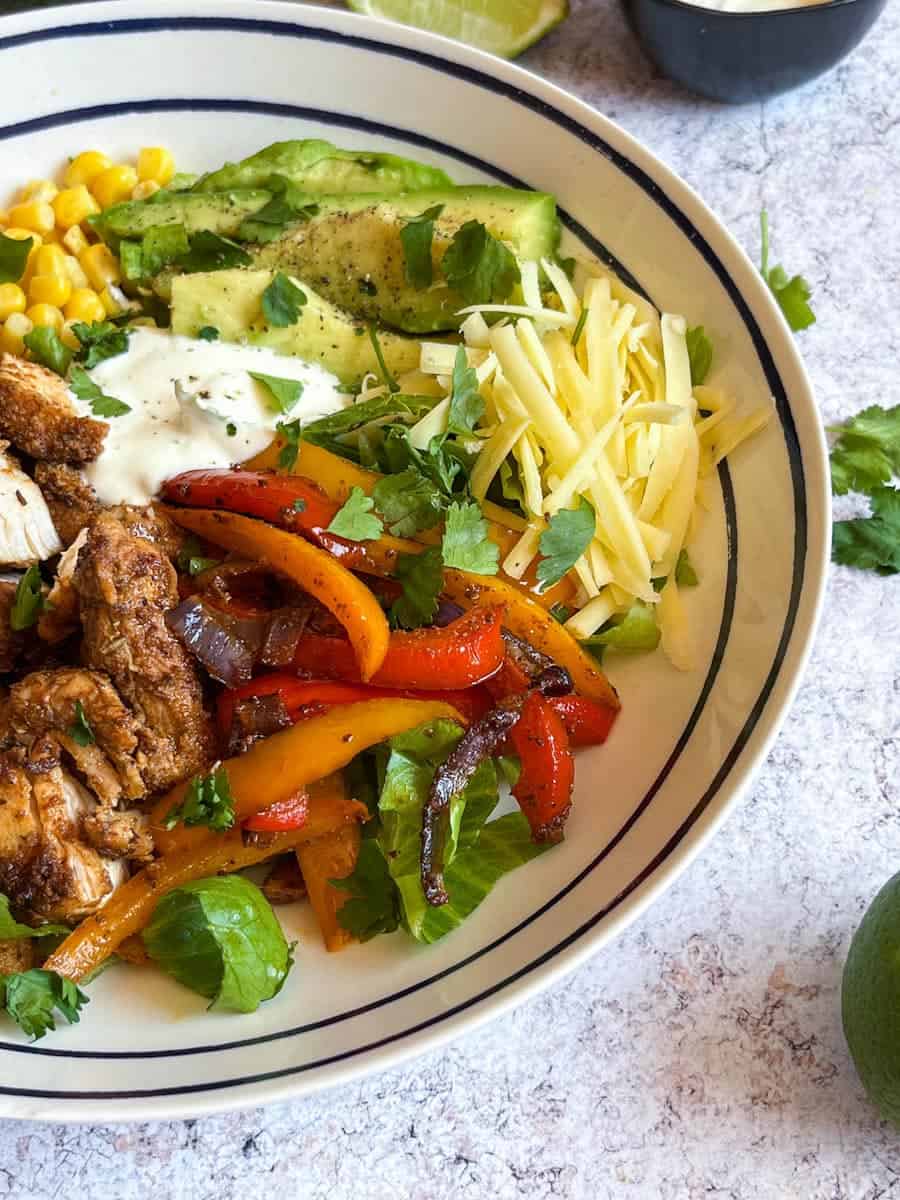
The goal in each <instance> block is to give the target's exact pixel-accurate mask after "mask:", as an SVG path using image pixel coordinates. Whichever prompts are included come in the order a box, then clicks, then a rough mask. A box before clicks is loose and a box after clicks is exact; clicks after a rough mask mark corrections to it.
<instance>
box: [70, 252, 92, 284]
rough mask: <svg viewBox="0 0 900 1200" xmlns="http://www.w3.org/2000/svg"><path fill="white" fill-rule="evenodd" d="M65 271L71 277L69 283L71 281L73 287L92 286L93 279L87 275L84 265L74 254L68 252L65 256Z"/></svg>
mask: <svg viewBox="0 0 900 1200" xmlns="http://www.w3.org/2000/svg"><path fill="white" fill-rule="evenodd" d="M65 271H66V275H67V276H68V277H69V283H71V285H72V287H73V288H86V287H90V285H91V281H90V280H89V279H88V277H87V275H85V273H84V267H82V265H81V263H80V262H79V261H78V259H77V258H76V257H75V255H74V254H67V255H66V256H65Z"/></svg>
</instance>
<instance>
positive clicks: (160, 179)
mask: <svg viewBox="0 0 900 1200" xmlns="http://www.w3.org/2000/svg"><path fill="white" fill-rule="evenodd" d="M137 173H138V176H139V177H140V178H141V179H147V180H150V179H152V180H153V182H154V183H158V184H159V186H160V187H165V186H166V184H167V183H171V181H172V176H173V175H174V174H175V159H174V158H173V157H172V153H171V151H169V150H166V148H165V147H164V146H144V148H143V149H142V150H141V152H140V154H138V160H137Z"/></svg>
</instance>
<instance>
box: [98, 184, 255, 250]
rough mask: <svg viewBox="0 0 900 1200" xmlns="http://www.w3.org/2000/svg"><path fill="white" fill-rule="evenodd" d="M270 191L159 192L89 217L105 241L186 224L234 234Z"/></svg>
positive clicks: (196, 229)
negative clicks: (159, 226) (163, 227)
mask: <svg viewBox="0 0 900 1200" xmlns="http://www.w3.org/2000/svg"><path fill="white" fill-rule="evenodd" d="M270 199H271V194H270V193H269V192H267V191H265V190H263V189H258V188H232V189H231V190H230V191H224V192H216V193H209V194H205V193H195V192H158V193H157V194H156V195H155V196H153V197H151V198H150V199H149V200H126V201H124V202H123V203H122V204H114V205H113V206H112V207H111V208H107V209H106V210H105V212H102V213H98V215H97V216H95V217H90V218H88V219H89V221H90V224H91V225H92V227H93V228H94V229H95V230H96V232H97V233H98V234H99V235H100V237H101V238H103V240H104V242H108V243H110V245H112V246H117V245H118V244H119V242H120V241H121V240H122V239H123V238H139V237H142V236H143V234H145V233H146V232H147V230H148V229H152V228H153V227H154V226H156V225H183V226H184V228H185V230H186V231H187V232H188V233H198V232H199V231H200V230H201V229H208V230H209V231H210V232H211V233H219V234H222V235H223V236H224V237H231V236H233V235H234V234H236V233H237V231H238V229H239V228H240V226H241V223H242V222H243V221H244V220H246V218H247V217H249V216H252V215H253V213H255V212H259V210H260V209H261V208H262V207H263V206H264V205H265V204H268V202H269V200H270Z"/></svg>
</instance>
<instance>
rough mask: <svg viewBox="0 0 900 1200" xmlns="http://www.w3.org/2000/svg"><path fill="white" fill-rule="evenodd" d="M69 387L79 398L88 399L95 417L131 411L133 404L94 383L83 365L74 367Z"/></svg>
mask: <svg viewBox="0 0 900 1200" xmlns="http://www.w3.org/2000/svg"><path fill="white" fill-rule="evenodd" d="M69 388H70V389H71V390H72V391H73V392H74V393H75V395H76V396H77V397H78V399H79V400H86V401H87V402H88V404H90V406H91V412H92V413H93V414H94V416H95V417H121V416H124V415H125V413H127V412H131V405H130V404H126V403H125V402H124V400H117V399H116V398H115V396H107V395H106V393H105V392H104V391H103V390H102V389H101V388H100V387H98V386H97V384H96V383H94V381H93V379H91V377H90V375H88V373H87V371H85V370H84V368H83V367H73V368H72V374H71V376H70V377H69Z"/></svg>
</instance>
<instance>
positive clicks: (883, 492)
mask: <svg viewBox="0 0 900 1200" xmlns="http://www.w3.org/2000/svg"><path fill="white" fill-rule="evenodd" d="M871 498H872V515H871V516H870V517H857V518H856V519H855V520H852V521H836V522H835V526H834V534H833V539H832V551H831V556H832V558H833V559H834V561H835V562H836V563H841V564H842V565H843V566H845V567H859V568H860V569H861V570H865V571H877V572H878V574H879V575H896V574H897V573H898V572H900V491H897V490H896V489H895V488H892V487H877V488H875V489H874V490H873V491H872V494H871Z"/></svg>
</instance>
